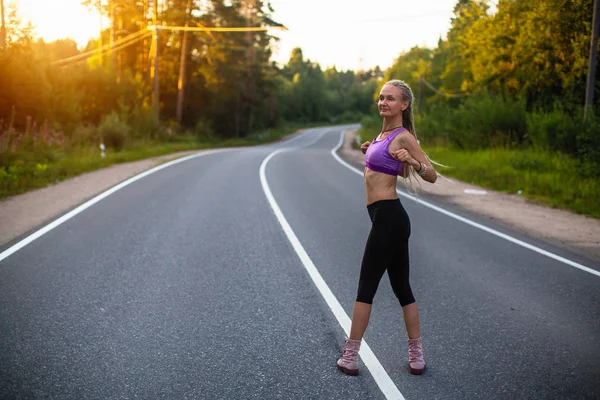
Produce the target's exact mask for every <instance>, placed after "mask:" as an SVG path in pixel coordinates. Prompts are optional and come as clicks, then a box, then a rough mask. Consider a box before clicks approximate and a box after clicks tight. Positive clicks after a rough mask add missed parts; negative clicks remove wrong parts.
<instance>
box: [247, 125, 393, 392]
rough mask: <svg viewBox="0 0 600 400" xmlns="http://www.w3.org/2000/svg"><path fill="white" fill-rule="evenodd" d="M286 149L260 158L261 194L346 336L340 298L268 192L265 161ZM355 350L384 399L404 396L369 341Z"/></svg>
mask: <svg viewBox="0 0 600 400" xmlns="http://www.w3.org/2000/svg"><path fill="white" fill-rule="evenodd" d="M322 136H323V135H321V136H319V137H318V138H317V140H319V139H320V138H321V137H322ZM315 142H316V140H315ZM313 143H314V142H313ZM311 144H312V143H311ZM309 145H310V144H309ZM307 146H308V145H307ZM303 147H304V146H303ZM289 150H291V149H279V150H276V151H274V152H272V153H271V154H269V155H268V156H267V157H266V158H265V159H264V160H263V162H262V163H261V165H260V169H259V173H260V183H261V185H262V188H263V191H264V192H265V196H266V197H267V200H268V202H269V205H270V206H271V208H272V210H273V212H274V213H275V216H276V218H277V220H278V221H279V224H280V225H281V227H282V229H283V231H284V232H285V234H286V236H287V238H288V240H289V241H290V243H291V244H292V246H293V247H294V250H295V251H296V254H297V255H298V258H300V261H301V262H302V264H303V265H304V268H305V269H306V271H307V272H308V274H309V276H310V277H311V279H312V281H313V283H314V284H315V286H316V287H317V289H318V290H319V292H320V293H321V296H323V298H324V299H325V302H326V303H327V306H328V307H329V309H330V310H331V312H332V313H333V315H334V316H335V318H336V319H337V321H338V322H339V324H340V325H341V327H342V329H343V330H344V332H345V333H346V336H348V335H349V334H350V323H351V320H350V317H349V316H348V314H346V311H344V308H343V307H342V305H341V304H340V302H339V301H338V300H337V298H336V297H335V295H334V294H333V292H332V291H331V289H329V286H328V285H327V283H326V282H325V280H324V279H323V277H322V276H321V274H320V273H319V271H318V270H317V268H316V267H315V265H314V264H313V262H312V260H311V259H310V257H309V256H308V253H307V252H306V250H304V247H303V246H302V244H301V243H300V240H298V237H297V236H296V234H295V233H294V231H293V230H292V228H291V227H290V224H289V223H288V222H287V220H286V219H285V217H284V215H283V213H282V212H281V209H280V208H279V206H278V205H277V202H276V201H275V198H274V197H273V194H272V193H271V189H270V188H269V185H268V183H267V178H266V174H265V170H266V167H267V163H268V162H269V160H271V159H272V158H273V157H275V156H276V155H277V154H279V153H282V152H285V151H289ZM359 354H360V357H361V359H362V360H363V363H364V364H365V366H366V367H367V369H368V370H369V372H370V373H371V375H372V376H373V378H374V379H375V382H376V383H377V385H378V386H379V388H380V390H381V391H382V393H383V395H384V396H385V398H386V399H394V400H396V399H397V400H404V396H402V393H400V390H398V388H397V387H396V384H395V383H394V381H392V379H391V378H390V376H389V375H388V374H387V372H386V371H385V369H384V368H383V366H382V365H381V363H380V362H379V360H378V359H377V357H376V356H375V353H373V351H372V350H371V348H370V347H369V345H368V344H367V342H366V341H365V340H363V342H362V345H361V349H360V352H359Z"/></svg>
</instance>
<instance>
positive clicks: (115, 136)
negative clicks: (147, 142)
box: [98, 111, 130, 151]
mask: <svg viewBox="0 0 600 400" xmlns="http://www.w3.org/2000/svg"><path fill="white" fill-rule="evenodd" d="M129 131H130V128H129V126H128V125H127V124H126V123H125V122H123V121H121V118H120V117H119V114H117V113H116V112H114V111H113V112H111V113H110V114H108V115H107V116H105V117H103V118H102V120H101V121H100V125H98V133H99V134H100V137H101V138H102V141H103V143H104V144H105V145H106V147H107V148H112V149H114V150H116V151H120V150H121V149H123V147H124V146H125V143H126V141H127V136H128V134H129Z"/></svg>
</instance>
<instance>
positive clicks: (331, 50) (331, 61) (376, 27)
mask: <svg viewBox="0 0 600 400" xmlns="http://www.w3.org/2000/svg"><path fill="white" fill-rule="evenodd" d="M80 2H81V1H80V0H4V3H5V6H6V5H7V4H8V3H16V4H17V7H18V10H19V14H20V16H21V17H22V18H23V19H24V20H30V21H31V22H32V23H33V24H34V25H35V26H36V34H37V35H38V37H42V38H43V39H44V40H46V41H53V40H56V39H59V38H64V37H72V38H73V39H75V41H76V42H77V43H78V44H79V45H80V46H84V45H85V44H86V43H87V40H88V39H89V38H90V37H95V36H97V34H98V31H99V30H100V24H101V19H100V17H99V16H98V14H97V13H94V12H90V11H88V10H87V9H86V8H85V7H83V6H81V4H80ZM456 2H457V0H272V1H271V4H272V6H273V8H274V9H275V12H274V13H273V16H272V17H273V19H274V20H275V21H277V22H279V23H282V24H284V25H285V26H286V27H287V28H288V31H280V30H277V31H273V32H272V33H273V34H275V35H276V36H279V38H280V39H281V40H280V41H279V43H278V44H277V49H276V52H275V54H274V56H273V59H274V60H275V61H277V62H280V63H286V62H287V61H288V59H289V55H290V53H291V51H292V49H293V48H295V47H300V48H302V52H303V54H304V58H305V59H310V60H311V61H313V62H317V63H319V64H320V65H321V67H322V68H328V67H332V66H335V67H337V69H338V70H348V69H352V70H359V69H369V68H373V67H375V66H379V67H380V68H382V69H386V68H387V67H389V66H391V65H392V64H393V62H394V60H395V59H396V58H397V57H398V55H400V53H401V52H403V51H407V50H409V49H410V48H411V47H413V46H427V47H432V48H433V47H436V45H437V41H438V39H439V38H440V37H445V35H446V33H447V31H448V29H449V28H450V18H451V17H452V16H453V13H452V10H453V8H454V5H455V4H456ZM102 23H103V24H104V26H105V27H106V26H108V22H107V21H106V20H104V22H102Z"/></svg>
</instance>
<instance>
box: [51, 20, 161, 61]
mask: <svg viewBox="0 0 600 400" xmlns="http://www.w3.org/2000/svg"><path fill="white" fill-rule="evenodd" d="M148 34H150V32H147V31H145V30H144V29H142V30H139V31H137V32H135V33H132V34H131V35H129V36H125V37H124V38H123V39H121V40H118V41H116V42H114V43H111V44H107V45H105V46H102V47H99V48H97V49H94V50H90V51H86V52H85V53H81V54H78V55H76V56H72V57H67V58H63V59H62V60H57V61H53V62H52V65H57V64H64V63H70V62H75V61H81V59H87V58H90V57H89V56H93V55H100V54H102V53H105V52H108V51H111V50H113V48H115V47H117V46H120V45H121V44H124V43H127V42H130V41H138V40H139V39H140V38H143V37H144V36H146V35H148Z"/></svg>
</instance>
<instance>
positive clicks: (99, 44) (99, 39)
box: [0, 0, 104, 67]
mask: <svg viewBox="0 0 600 400" xmlns="http://www.w3.org/2000/svg"><path fill="white" fill-rule="evenodd" d="M0 1H2V0H0ZM98 14H99V17H100V36H98V57H99V60H98V61H99V63H100V67H102V65H103V64H104V56H103V55H102V0H98Z"/></svg>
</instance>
